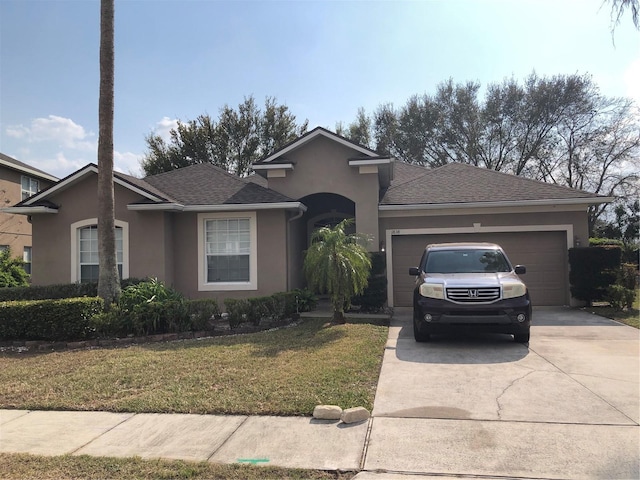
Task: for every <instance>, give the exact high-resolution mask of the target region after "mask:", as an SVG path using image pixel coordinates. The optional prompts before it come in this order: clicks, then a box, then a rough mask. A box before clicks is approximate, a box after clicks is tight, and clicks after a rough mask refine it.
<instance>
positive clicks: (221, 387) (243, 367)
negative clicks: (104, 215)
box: [0, 319, 387, 415]
mask: <svg viewBox="0 0 640 480" xmlns="http://www.w3.org/2000/svg"><path fill="white" fill-rule="evenodd" d="M386 339H387V327H386V326H384V325H374V324H370V323H348V324H346V325H332V326H329V325H328V324H327V323H326V320H321V319H309V320H305V321H303V322H302V323H301V324H300V325H297V326H293V327H290V328H283V329H280V330H275V331H267V332H261V333H255V334H248V335H237V336H230V337H218V338H212V339H205V340H199V341H198V340H189V341H176V342H169V343H163V344H146V345H139V346H131V347H129V348H111V349H89V350H75V351H64V352H52V353H26V354H25V353H22V354H18V353H2V354H0V408H18V409H31V410H38V409H41V410H102V411H111V412H135V413H138V412H158V413H202V414H246V415H253V414H259V415H311V414H312V412H313V408H314V407H315V406H316V405H318V404H334V405H340V406H341V407H342V408H350V407H355V406H363V407H365V408H367V409H369V410H371V409H372V406H373V398H374V394H375V388H376V384H377V380H378V374H379V370H380V365H381V362H382V354H383V350H384V345H385V342H386Z"/></svg>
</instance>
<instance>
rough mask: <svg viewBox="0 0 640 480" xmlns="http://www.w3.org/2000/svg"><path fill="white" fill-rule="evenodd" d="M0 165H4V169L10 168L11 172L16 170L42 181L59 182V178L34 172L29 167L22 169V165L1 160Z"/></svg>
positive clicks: (37, 171)
mask: <svg viewBox="0 0 640 480" xmlns="http://www.w3.org/2000/svg"><path fill="white" fill-rule="evenodd" d="M0 165H4V166H5V167H8V168H11V169H12V170H17V171H18V172H22V173H26V174H28V175H31V176H32V177H37V178H41V179H43V180H49V181H51V182H57V181H58V180H60V179H59V178H57V177H54V176H53V175H49V174H48V173H45V172H41V171H39V170H34V169H32V168H29V167H23V166H22V165H16V164H15V163H11V162H7V161H6V160H3V159H1V158H0Z"/></svg>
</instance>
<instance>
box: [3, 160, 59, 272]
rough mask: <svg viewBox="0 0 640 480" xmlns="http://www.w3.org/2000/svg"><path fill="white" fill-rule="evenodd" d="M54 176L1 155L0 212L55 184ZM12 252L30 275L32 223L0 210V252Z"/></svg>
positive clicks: (23, 217) (20, 216) (21, 216)
mask: <svg viewBox="0 0 640 480" xmlns="http://www.w3.org/2000/svg"><path fill="white" fill-rule="evenodd" d="M57 181H58V179H57V178H56V177H54V176H53V175H49V174H48V173H45V172H43V171H42V170H38V169H37V168H33V167H31V166H29V165H27V164H26V163H22V162H20V161H18V160H16V159H15V158H12V157H10V156H8V155H5V154H3V153H0V209H3V207H10V206H11V205H14V204H15V203H17V202H20V201H21V200H25V199H27V198H29V197H30V196H31V195H35V194H36V193H38V192H39V191H40V190H42V189H44V188H47V187H49V186H51V185H53V184H54V183H55V182H57ZM6 249H11V253H12V255H13V256H14V257H20V258H22V259H23V260H24V262H25V264H24V268H25V270H26V271H27V273H31V260H32V254H33V252H32V245H31V223H29V219H28V217H25V216H24V215H16V214H13V213H5V212H4V211H0V250H6Z"/></svg>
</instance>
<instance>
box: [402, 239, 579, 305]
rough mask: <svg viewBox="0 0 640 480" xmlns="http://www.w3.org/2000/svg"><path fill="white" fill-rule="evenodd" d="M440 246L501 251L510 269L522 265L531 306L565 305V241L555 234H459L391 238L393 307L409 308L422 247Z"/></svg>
mask: <svg viewBox="0 0 640 480" xmlns="http://www.w3.org/2000/svg"><path fill="white" fill-rule="evenodd" d="M440 242H492V243H497V244H499V245H501V246H502V248H504V250H505V252H506V253H507V256H508V257H509V260H511V263H512V264H513V265H525V266H526V267H527V273H526V274H525V275H523V276H522V279H523V280H524V281H525V283H526V284H527V287H528V288H529V293H530V295H531V301H532V303H533V304H534V305H565V304H567V303H568V298H569V297H568V291H567V288H568V279H567V270H568V260H567V237H566V233H565V232H564V231H559V232H515V233H461V234H447V235H398V236H394V237H393V247H392V252H391V253H392V261H393V272H392V274H393V299H394V305H395V306H401V307H402V306H404V307H409V306H411V305H412V299H413V286H414V280H415V278H414V277H412V276H410V275H409V267H416V266H418V263H419V261H420V256H421V255H422V252H423V251H424V247H425V246H426V245H427V244H429V243H440Z"/></svg>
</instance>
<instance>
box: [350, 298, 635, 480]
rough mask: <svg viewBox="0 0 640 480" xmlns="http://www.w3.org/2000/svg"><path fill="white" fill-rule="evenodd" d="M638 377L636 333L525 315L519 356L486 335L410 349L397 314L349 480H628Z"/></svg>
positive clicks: (503, 340)
mask: <svg viewBox="0 0 640 480" xmlns="http://www.w3.org/2000/svg"><path fill="white" fill-rule="evenodd" d="M639 379H640V372H639V334H638V330H637V329H634V328H632V327H628V326H625V325H621V324H619V323H616V322H613V321H610V320H607V319H604V318H601V317H598V316H594V315H590V314H586V313H584V312H580V311H575V310H571V309H565V308H538V309H535V310H534V321H533V326H532V331H531V342H530V344H529V346H528V347H527V346H526V345H522V344H517V343H515V342H514V341H513V339H512V337H511V336H508V335H490V334H487V335H479V336H436V337H434V339H433V341H431V342H429V343H423V344H419V343H416V342H415V341H414V340H413V333H412V329H411V310H410V309H397V310H396V312H395V315H394V319H393V321H392V325H391V329H390V335H389V341H388V344H387V348H386V352H385V357H384V363H383V366H382V371H381V375H380V381H379V384H378V389H377V392H376V398H375V403H374V409H373V412H372V413H373V419H372V422H371V434H370V439H369V444H368V448H367V452H366V456H365V463H364V470H365V471H366V472H363V473H361V474H359V475H358V478H359V479H363V480H364V479H367V478H377V477H378V476H379V474H377V473H375V472H385V475H389V473H390V472H397V473H413V474H415V473H421V474H427V475H434V476H442V475H453V476H458V475H474V476H475V475H478V476H487V477H505V476H506V477H523V478H576V479H578V478H579V479H582V478H608V479H614V478H615V479H624V478H634V479H637V478H639V476H640V473H639V458H640V447H639V439H640V427H639V426H638V424H639V422H640V402H639V397H640V386H639ZM367 471H368V472H369V473H367Z"/></svg>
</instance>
